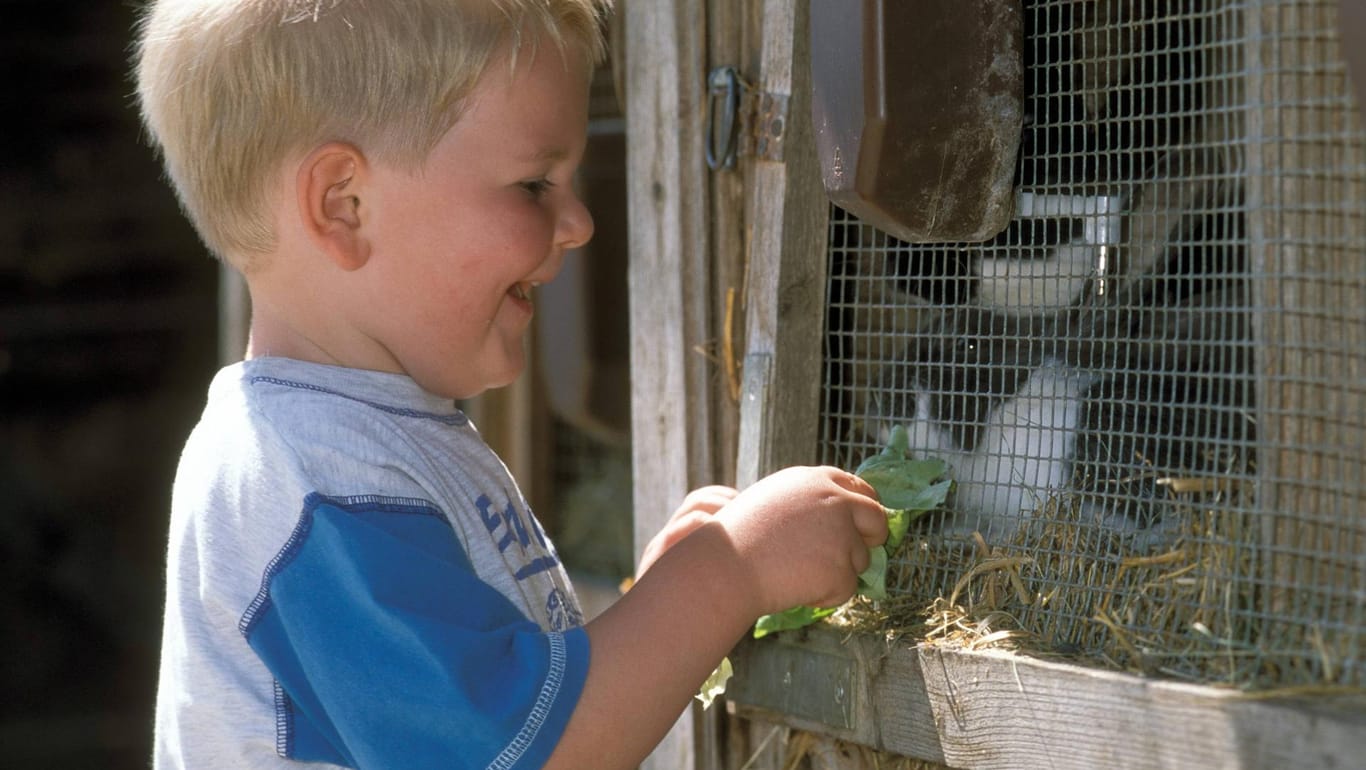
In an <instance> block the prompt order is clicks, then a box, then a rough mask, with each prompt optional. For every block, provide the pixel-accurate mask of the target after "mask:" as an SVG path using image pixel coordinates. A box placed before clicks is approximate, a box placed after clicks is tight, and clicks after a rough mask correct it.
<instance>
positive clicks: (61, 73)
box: [0, 0, 218, 768]
mask: <svg viewBox="0 0 1366 770" xmlns="http://www.w3.org/2000/svg"><path fill="white" fill-rule="evenodd" d="M3 7H4V14H3V15H4V23H3V24H0V58H2V59H3V61H4V71H5V73H6V76H7V77H6V80H7V81H8V82H9V83H10V85H9V86H8V87H7V88H6V89H5V91H4V94H3V96H0V99H3V100H4V105H5V106H4V110H3V112H4V115H5V118H4V128H3V131H4V133H5V140H4V150H3V155H2V156H0V157H2V158H3V165H2V166H0V574H3V578H2V579H3V583H4V585H5V589H4V592H3V594H0V597H3V598H0V650H3V651H4V654H3V655H0V670H2V671H3V685H2V686H3V690H4V692H5V695H6V697H5V698H4V699H3V700H0V745H2V746H4V747H5V752H6V755H7V760H6V761H7V763H8V762H10V761H12V762H14V763H15V766H18V767H54V768H56V767H61V768H66V767H71V768H75V767H87V768H88V767H145V766H146V765H147V756H148V754H147V746H148V740H147V736H148V735H149V733H150V724H151V714H152V699H153V689H154V684H155V678H156V660H157V647H158V644H159V640H160V625H161V621H160V616H161V603H162V595H163V592H162V586H161V576H162V570H163V565H162V554H163V552H164V540H165V519H166V512H167V509H168V506H169V500H170V488H171V478H172V475H173V473H174V469H175V461H176V457H177V455H178V453H179V449H180V443H181V442H182V441H183V440H184V437H185V435H186V433H187V432H188V431H189V429H190V427H191V426H192V425H193V422H194V419H195V417H196V415H197V413H198V410H199V408H200V405H201V404H202V401H203V392H204V388H205V387H206V386H207V384H208V381H209V378H210V377H211V376H212V374H213V371H214V368H215V365H216V361H217V350H216V330H215V327H216V319H217V308H216V304H217V280H218V271H217V266H216V264H215V263H214V262H213V261H212V260H211V259H210V258H209V257H208V256H207V254H206V252H205V251H204V249H203V248H202V247H201V246H200V244H199V241H198V239H197V238H196V237H195V235H194V233H193V231H191V230H190V228H189V226H188V225H187V224H186V223H185V221H184V220H183V219H182V218H181V216H180V212H179V209H178V207H177V205H176V201H175V198H174V196H173V195H172V194H171V192H170V190H169V189H168V188H167V187H166V186H165V185H164V184H163V183H162V181H161V177H160V168H159V167H158V165H157V163H156V160H155V158H154V156H153V154H152V152H151V151H150V150H149V149H148V147H147V146H146V145H145V144H144V143H143V142H142V140H141V133H140V129H139V125H138V119H137V113H136V111H135V109H134V107H133V100H132V97H131V93H132V90H133V89H132V85H131V82H130V81H129V79H128V76H127V72H128V66H127V62H128V57H129V50H128V46H129V40H130V28H131V25H132V22H133V16H134V11H133V8H132V5H131V4H130V3H126V2H108V1H105V2H93V3H92V2H76V1H75V0H56V1H54V2H39V1H38V0H5V2H4V6H3Z"/></svg>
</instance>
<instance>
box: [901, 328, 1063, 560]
mask: <svg viewBox="0 0 1366 770" xmlns="http://www.w3.org/2000/svg"><path fill="white" fill-rule="evenodd" d="M1050 327H1051V324H1050V323H1048V322H1040V321H1031V320H1029V319H1020V318H1017V317H1012V316H1008V315H1005V314H1001V313H995V312H993V311H990V310H986V309H982V308H977V307H970V306H969V307H962V308H956V309H953V310H950V311H947V312H945V313H944V314H943V315H942V316H940V317H939V318H938V319H936V321H935V322H934V323H932V324H931V325H930V326H928V327H927V328H925V329H923V330H922V333H921V334H919V335H917V337H916V340H915V342H914V343H913V344H912V345H911V347H910V348H909V350H908V351H907V352H908V355H907V357H906V361H905V362H904V363H902V364H900V365H898V366H896V367H893V368H892V369H891V370H890V376H889V378H888V380H887V381H886V382H885V383H884V384H885V385H886V391H887V392H889V393H891V394H894V395H893V396H892V397H889V398H888V399H887V401H886V403H885V404H884V405H883V406H884V407H886V408H884V410H883V414H884V415H886V416H887V417H890V418H892V419H893V420H896V416H898V415H900V416H901V419H903V420H906V422H905V425H906V428H907V432H908V433H909V434H910V443H911V446H912V447H913V448H915V450H916V451H917V452H919V453H922V454H924V455H925V456H933V457H938V458H940V459H943V460H944V461H946V462H947V463H948V464H949V466H950V471H949V475H950V478H952V479H953V480H954V482H955V485H954V491H953V493H952V496H951V498H950V500H949V502H948V506H947V507H948V509H949V510H950V512H951V515H950V516H949V517H948V519H946V522H945V527H946V532H949V533H955V534H966V533H970V532H972V531H973V530H977V531H981V532H982V533H983V534H984V535H985V536H987V537H988V538H995V539H1008V538H1010V537H1011V536H1012V535H1013V533H1014V532H1015V530H1016V528H1017V527H1018V526H1019V524H1020V523H1021V522H1022V521H1025V520H1027V519H1028V517H1029V516H1031V515H1032V514H1033V513H1034V512H1035V511H1037V510H1038V509H1039V508H1040V507H1041V506H1042V505H1043V504H1044V503H1045V502H1046V501H1047V500H1048V499H1049V497H1050V496H1052V495H1055V494H1057V493H1058V492H1060V491H1061V490H1063V489H1066V488H1067V486H1068V481H1069V478H1070V474H1071V463H1072V458H1073V453H1074V451H1075V445H1076V436H1077V428H1078V425H1079V423H1080V417H1081V412H1082V404H1083V401H1082V399H1083V396H1084V394H1085V392H1086V390H1087V388H1088V386H1089V384H1090V380H1089V378H1088V377H1087V375H1086V374H1084V373H1083V372H1081V371H1080V370H1078V369H1076V368H1075V367H1073V366H1071V365H1069V364H1068V363H1067V362H1066V361H1065V357H1064V354H1065V351H1064V350H1063V349H1061V348H1058V347H1056V346H1052V345H1050V344H1048V343H1049V342H1051V341H1052V338H1050V336H1049V331H1050ZM907 418H909V419H907ZM896 421H900V420H896ZM882 425H883V431H884V436H883V437H882V438H883V440H884V441H885V440H886V435H885V433H887V432H890V427H891V423H890V421H886V420H884V422H883V424H882Z"/></svg>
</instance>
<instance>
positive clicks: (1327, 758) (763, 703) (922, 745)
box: [726, 627, 1366, 770]
mask: <svg viewBox="0 0 1366 770" xmlns="http://www.w3.org/2000/svg"><path fill="white" fill-rule="evenodd" d="M731 661H732V663H733V664H734V667H735V678H734V679H732V680H731V683H730V686H729V688H728V690H727V693H726V697H727V699H728V701H729V703H730V708H732V709H733V710H734V711H735V713H737V714H739V715H740V716H744V717H746V718H750V719H756V720H760V721H765V722H772V723H777V724H782V725H786V726H788V727H792V728H795V729H800V730H807V731H810V732H813V733H817V734H820V735H823V736H827V737H830V738H835V739H839V740H844V741H849V742H852V743H857V744H861V745H864V746H868V747H871V748H874V749H877V750H880V751H886V752H889V753H892V754H899V755H903V756H908V757H915V758H919V759H924V760H930V761H934V762H940V763H943V764H947V765H950V766H952V767H965V768H966V767H973V768H977V767H981V768H1003V769H1008V770H1025V769H1027V768H1050V770H1062V769H1064V768H1079V769H1080V768H1085V769H1086V770H1091V769H1092V768H1126V769H1127V768H1200V769H1201V770H1204V769H1205V768H1267V770H1271V769H1273V768H1274V769H1275V770H1284V769H1285V768H1333V767H1342V768H1346V767H1361V766H1363V765H1366V694H1361V693H1351V694H1340V695H1339V694H1329V695H1312V696H1309V695H1304V694H1299V695H1290V694H1285V695H1275V694H1246V693H1240V692H1237V691H1234V690H1228V689H1222V688H1215V687H1205V686H1197V685H1190V684H1184V683H1177V682H1169V681H1161V680H1154V679H1146V678H1143V677H1138V676H1133V675H1129V674H1123V673H1116V672H1112V671H1102V670H1096V669H1091V668H1085V667H1081V666H1076V665H1070V664H1065V663H1057V662H1052V661H1046V660H1039V659H1036V658H1029V657H1025V656H1022V655H1018V654H1012V653H1001V652H962V651H956V650H948V649H942V648H938V647H933V646H912V645H908V644H906V643H904V642H903V643H892V644H888V643H886V642H884V641H883V640H882V639H880V638H877V637H873V636H866V635H858V636H852V637H848V636H845V635H843V634H841V633H839V632H837V631H835V630H833V629H826V628H819V627H817V628H814V629H804V630H802V631H796V632H785V633H783V634H778V635H776V636H771V637H768V638H765V639H762V640H758V641H755V640H746V641H745V642H744V643H742V644H741V645H740V646H739V647H737V648H736V650H735V651H734V652H733V653H732V654H731Z"/></svg>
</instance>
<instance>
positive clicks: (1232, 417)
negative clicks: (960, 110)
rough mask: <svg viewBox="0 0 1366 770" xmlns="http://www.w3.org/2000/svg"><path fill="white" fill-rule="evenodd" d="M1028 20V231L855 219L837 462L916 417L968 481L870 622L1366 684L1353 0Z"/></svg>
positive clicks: (830, 453) (908, 549) (1172, 667)
mask: <svg viewBox="0 0 1366 770" xmlns="http://www.w3.org/2000/svg"><path fill="white" fill-rule="evenodd" d="M1025 16H1026V30H1025V46H1024V48H1025V59H1026V61H1025V65H1026V68H1025V72H1026V86H1025V89H1026V93H1025V97H1026V114H1027V118H1026V126H1025V133H1024V137H1023V142H1022V148H1021V156H1020V161H1019V166H1018V171H1017V179H1016V183H1017V184H1016V186H1017V189H1018V191H1019V193H1018V199H1017V203H1016V216H1015V219H1014V220H1013V221H1012V223H1011V225H1010V226H1009V227H1008V228H1007V229H1006V230H1005V231H1004V232H1003V233H1001V234H1000V235H999V236H997V237H996V238H995V239H994V240H992V241H990V242H987V243H978V244H915V245H912V244H908V243H904V242H901V241H898V240H896V239H894V238H892V237H890V236H888V235H887V234H885V233H883V232H880V231H878V230H876V229H874V228H872V227H870V226H867V225H865V224H862V223H860V222H859V221H858V220H857V218H855V217H854V216H853V215H851V214H849V213H847V212H845V211H843V210H841V209H839V208H832V210H831V219H830V229H829V249H828V252H829V267H830V272H829V285H828V298H827V299H828V303H827V305H828V317H827V330H828V333H827V336H826V349H825V351H824V352H825V355H824V360H825V373H824V383H823V394H824V408H823V415H822V418H823V425H822V443H821V453H822V460H823V461H824V462H829V463H832V464H837V465H841V466H843V467H854V466H856V465H857V464H858V462H859V461H860V460H862V459H863V458H864V457H866V456H867V455H869V454H871V453H872V452H875V451H877V450H878V449H880V448H881V446H882V444H883V443H884V442H885V441H886V438H887V436H888V432H889V430H890V428H891V426H893V425H896V424H901V425H904V426H906V428H907V430H908V432H909V434H910V435H911V438H912V450H913V453H914V454H917V455H920V456H935V457H939V458H941V459H944V460H946V461H947V462H948V464H949V466H950V468H951V471H950V474H951V476H952V477H953V478H954V480H955V487H954V491H953V493H952V496H951V498H950V500H949V502H948V505H947V506H946V509H945V510H944V511H943V512H941V513H936V514H933V515H932V516H930V517H927V519H926V520H924V521H922V522H921V523H919V524H918V525H917V526H916V528H915V529H914V530H913V533H912V535H913V536H912V537H908V538H907V540H906V541H905V543H904V544H903V546H902V548H901V549H900V550H899V551H898V553H897V554H895V555H894V558H893V560H892V570H891V573H890V575H891V582H892V584H893V586H894V588H893V591H892V594H893V595H892V597H891V598H890V599H888V600H887V601H885V602H882V603H880V604H878V605H867V606H864V607H863V608H862V611H861V616H862V617H863V618H864V620H863V621H862V622H875V623H879V624H881V625H882V626H887V627H889V628H888V629H887V630H894V627H898V626H899V627H902V628H905V629H907V630H909V629H910V628H911V627H912V626H914V627H916V628H918V629H920V630H921V631H923V632H924V633H925V634H926V637H927V638H934V637H938V638H945V639H947V638H949V636H951V635H953V634H956V635H957V636H956V637H954V638H955V639H956V640H957V641H959V642H963V643H966V644H969V645H973V644H979V643H988V642H993V641H995V642H1006V643H1009V644H1014V645H1019V646H1028V647H1029V648H1030V649H1031V650H1032V651H1035V652H1040V653H1058V654H1063V655H1067V656H1074V657H1078V658H1084V659H1089V660H1092V661H1098V662H1101V663H1108V664H1110V665H1113V666H1116V667H1121V668H1125V669H1129V670H1136V671H1141V672H1144V673H1150V674H1160V675H1166V676H1172V677H1179V678H1183V679H1188V680H1192V681H1198V682H1204V683H1223V684H1229V685H1234V686H1239V687H1244V688H1267V687H1284V686H1305V685H1351V686H1363V685H1366V653H1363V646H1366V610H1363V606H1366V506H1363V502H1366V460H1363V455H1366V259H1363V256H1364V255H1366V153H1363V136H1362V130H1361V122H1360V118H1359V115H1358V113H1357V111H1356V105H1355V103H1354V102H1353V100H1352V98H1351V96H1350V91H1349V88H1348V83H1347V82H1346V73H1345V72H1344V67H1343V65H1342V64H1341V62H1340V59H1339V54H1338V49H1337V30H1336V15H1335V3H1332V2H1297V1H1295V0H1285V1H1281V2H1271V1H1269V0H1268V1H1267V2H1227V1H1224V2H1219V1H1217V0H1202V1H1196V0H1183V1H1181V2H1166V3H1156V2H1148V3H1092V2H1072V0H1035V1H1034V2H1026V3H1025ZM930 599H934V601H933V603H931V602H930V601H929V600H930ZM854 615H855V616H860V612H855V613H854ZM870 619H871V620H870Z"/></svg>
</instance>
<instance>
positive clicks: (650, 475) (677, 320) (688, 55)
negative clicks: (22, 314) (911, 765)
mask: <svg viewBox="0 0 1366 770" xmlns="http://www.w3.org/2000/svg"><path fill="white" fill-rule="evenodd" d="M627 5H628V4H626V3H622V4H620V5H619V9H618V13H621V14H624V16H625V18H624V24H625V40H626V46H625V50H626V57H627V61H626V62H625V64H624V70H625V78H624V80H625V92H626V121H627V137H628V141H627V153H626V156H627V163H626V167H627V200H628V205H627V210H628V212H629V216H630V226H629V236H628V239H629V244H630V245H629V249H630V265H629V269H628V272H629V275H628V286H629V291H630V323H631V444H632V473H633V479H632V483H633V487H634V493H633V507H634V516H635V552H636V558H637V559H639V555H640V553H641V550H642V549H643V548H644V547H645V545H646V544H647V543H648V542H649V541H650V539H651V538H653V537H654V535H655V534H656V533H657V532H659V530H660V529H661V528H662V527H663V526H664V523H665V522H666V521H667V520H668V517H669V515H670V514H671V513H672V512H673V509H674V507H676V506H677V505H678V503H679V502H680V501H681V500H682V499H683V496H684V495H685V494H686V493H687V492H688V490H690V489H692V488H693V487H696V486H698V485H700V484H701V483H704V482H710V481H712V480H713V479H714V471H715V468H714V464H713V459H712V444H711V435H712V430H711V426H712V410H711V404H710V398H709V397H708V394H709V382H708V378H709V374H710V372H709V368H708V362H707V360H706V358H705V357H704V356H703V355H701V354H700V353H699V352H698V349H699V348H702V347H704V346H705V343H706V341H707V339H708V337H709V336H710V334H711V327H710V323H711V316H710V312H709V301H710V285H711V284H710V277H709V273H710V271H709V264H708V260H709V248H708V231H707V200H708V179H707V167H706V162H705V151H704V144H703V139H704V133H703V129H704V123H703V117H704V114H705V106H706V92H705V90H704V80H705V77H704V70H705V66H706V59H705V57H706V45H705V40H704V37H705V34H706V27H705V25H704V24H703V20H704V18H705V11H706V4H705V0H665V1H661V2H653V3H631V4H629V8H628V7H627ZM694 741H695V736H694V718H693V715H692V713H691V712H688V713H685V714H684V715H683V716H682V717H681V718H680V720H679V721H678V723H677V724H676V725H675V727H674V729H673V730H672V731H671V732H670V733H669V735H668V736H667V737H666V738H665V739H664V741H663V742H662V743H661V744H660V746H659V748H658V749H657V750H656V751H655V752H654V754H652V755H651V756H650V757H649V758H647V760H646V762H645V763H644V764H643V765H642V768H644V769H645V770H692V768H693V766H694V755H695V749H694Z"/></svg>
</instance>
